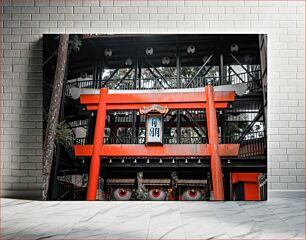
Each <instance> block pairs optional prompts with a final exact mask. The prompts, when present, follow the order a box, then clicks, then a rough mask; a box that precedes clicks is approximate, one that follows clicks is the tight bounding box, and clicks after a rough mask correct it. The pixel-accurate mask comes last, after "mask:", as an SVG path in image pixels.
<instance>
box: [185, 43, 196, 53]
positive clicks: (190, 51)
mask: <svg viewBox="0 0 306 240" xmlns="http://www.w3.org/2000/svg"><path fill="white" fill-rule="evenodd" d="M195 50H196V49H195V46H194V45H189V46H188V47H187V53H188V54H194V53H195Z"/></svg>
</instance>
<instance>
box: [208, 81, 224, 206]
mask: <svg viewBox="0 0 306 240" xmlns="http://www.w3.org/2000/svg"><path fill="white" fill-rule="evenodd" d="M205 94H206V101H207V106H206V118H207V130H208V139H209V145H210V154H211V161H210V166H211V176H212V185H213V191H214V200H224V186H223V178H222V167H221V159H220V155H219V139H218V125H217V113H216V107H215V103H214V88H213V86H211V85H207V86H206V87H205Z"/></svg>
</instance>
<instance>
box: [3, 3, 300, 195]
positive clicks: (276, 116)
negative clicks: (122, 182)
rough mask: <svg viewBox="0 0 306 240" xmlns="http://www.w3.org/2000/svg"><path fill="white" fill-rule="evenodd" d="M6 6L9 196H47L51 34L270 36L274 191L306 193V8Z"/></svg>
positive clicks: (5, 177)
mask: <svg viewBox="0 0 306 240" xmlns="http://www.w3.org/2000/svg"><path fill="white" fill-rule="evenodd" d="M2 4H3V6H2V9H1V10H2V11H3V15H2V18H3V36H2V38H3V44H1V45H2V48H1V54H3V56H4V58H3V64H2V78H3V79H2V84H1V101H2V105H1V106H2V109H1V135H2V136H1V147H2V152H1V155H2V156H1V177H2V179H1V181H2V184H1V188H2V190H3V191H2V196H24V197H26V196H28V197H29V196H32V197H35V196H36V197H37V196H39V195H40V192H41V186H42V184H41V169H42V158H41V154H42V150H41V146H42V129H41V127H42V107H41V106H42V89H41V86H42V65H41V61H42V41H41V38H42V34H43V33H90V32H96V33H144V32H145V33H170V32H171V33H173V32H179V33H182V32H187V33H267V34H268V49H269V52H268V60H269V61H268V81H269V88H268V112H269V116H268V138H269V139H268V149H269V150H268V160H269V176H270V178H269V189H273V190H278V189H280V190H288V189H289V190H298V189H304V188H305V178H304V173H305V172H304V170H305V169H304V168H305V162H304V161H305V115H304V111H305V80H304V77H305V59H304V57H305V22H304V17H305V7H304V1H243V0H239V1H195V0H192V1H183V0H178V1H173V0H169V1H156V0H123V1H119V0H100V1H99V0H83V1H81V0H75V1H72V0H67V1H66V2H65V1H64V0H58V1H55V0H4V1H2ZM35 194H36V195H35Z"/></svg>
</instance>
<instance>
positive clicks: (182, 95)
mask: <svg viewBox="0 0 306 240" xmlns="http://www.w3.org/2000/svg"><path fill="white" fill-rule="evenodd" d="M234 99H235V92H234V91H214V87H213V86H211V85H208V86H206V87H205V90H204V92H191V91H190V92H187V91H181V92H179V91H176V92H164V93H163V92H162V91H161V92H157V93H154V94H152V93H150V92H145V91H139V92H134V91H133V93H112V94H109V93H108V89H107V88H101V89H100V94H82V95H81V96H80V102H81V104H86V105H87V109H88V110H97V119H96V128H95V133H94V141H93V145H74V150H75V156H91V163H90V171H89V181H88V189H87V196H86V199H87V200H96V192H97V186H98V178H99V172H100V157H101V156H104V157H129V156H130V157H137V156H148V157H172V156H176V157H189V156H190V157H191V156H199V157H200V156H210V157H211V174H212V185H213V192H214V200H224V189H223V178H222V168H221V160H220V156H228V157H229V156H237V155H238V151H239V144H219V141H218V126H217V115H216V109H217V108H226V107H227V103H228V102H232V101H234ZM152 104H159V105H162V106H165V107H168V108H169V109H203V108H205V109H206V118H207V129H208V140H209V144H180V145H179V146H180V147H177V146H178V145H173V144H172V145H170V144H169V145H168V144H165V145H162V146H147V145H139V144H128V145H124V144H123V145H120V144H105V145H104V144H103V138H104V129H105V119H106V111H107V110H138V109H140V108H142V107H147V106H150V105H152Z"/></svg>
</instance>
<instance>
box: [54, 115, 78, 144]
mask: <svg viewBox="0 0 306 240" xmlns="http://www.w3.org/2000/svg"><path fill="white" fill-rule="evenodd" d="M55 143H56V144H61V145H63V146H64V147H65V148H66V149H69V148H71V147H72V146H73V143H74V132H73V130H72V129H71V128H70V126H69V125H68V123H67V122H65V121H62V122H60V123H58V124H57V129H56V136H55Z"/></svg>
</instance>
